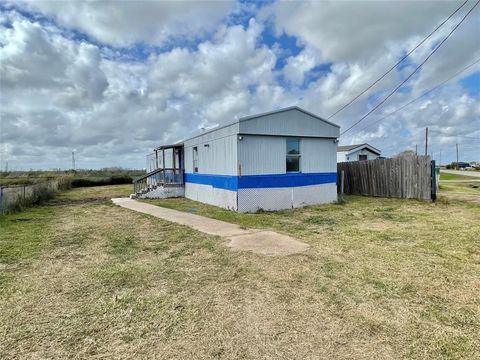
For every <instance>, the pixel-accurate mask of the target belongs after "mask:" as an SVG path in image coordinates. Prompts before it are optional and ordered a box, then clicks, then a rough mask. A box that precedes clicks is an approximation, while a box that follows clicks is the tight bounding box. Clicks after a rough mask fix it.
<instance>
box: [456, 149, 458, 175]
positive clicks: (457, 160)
mask: <svg viewBox="0 0 480 360" xmlns="http://www.w3.org/2000/svg"><path fill="white" fill-rule="evenodd" d="M456 145H457V166H456V168H457V170H458V143H457V144H456Z"/></svg>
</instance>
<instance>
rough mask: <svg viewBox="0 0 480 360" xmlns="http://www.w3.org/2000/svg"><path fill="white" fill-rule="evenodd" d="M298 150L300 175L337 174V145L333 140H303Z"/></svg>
mask: <svg viewBox="0 0 480 360" xmlns="http://www.w3.org/2000/svg"><path fill="white" fill-rule="evenodd" d="M300 149H301V151H300V152H301V158H300V161H301V162H300V171H301V172H302V173H320V172H337V161H336V153H337V144H336V143H335V142H334V141H333V139H318V138H317V139H312V138H303V139H301V141H300Z"/></svg>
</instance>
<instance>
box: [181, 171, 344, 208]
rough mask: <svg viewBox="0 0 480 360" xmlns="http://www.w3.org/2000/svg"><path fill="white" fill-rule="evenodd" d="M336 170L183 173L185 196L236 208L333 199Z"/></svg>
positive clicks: (281, 205)
mask: <svg viewBox="0 0 480 360" xmlns="http://www.w3.org/2000/svg"><path fill="white" fill-rule="evenodd" d="M336 178H337V173H334V172H328V173H307V174H305V173H289V174H273V175H247V176H227V175H211V174H198V173H194V174H191V173H187V174H185V197H186V198H188V199H192V200H196V201H200V202H204V203H207V204H211V205H215V206H219V207H222V208H225V209H230V210H235V211H239V212H256V211H259V210H267V211H272V210H282V209H290V208H294V207H302V206H306V205H313V204H326V203H332V202H335V201H337V184H336V181H337V179H336Z"/></svg>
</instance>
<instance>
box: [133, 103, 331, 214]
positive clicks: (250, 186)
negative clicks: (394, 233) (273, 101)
mask: <svg viewBox="0 0 480 360" xmlns="http://www.w3.org/2000/svg"><path fill="white" fill-rule="evenodd" d="M339 132H340V128H339V126H338V125H336V124H333V123H331V122H329V121H327V120H324V119H322V118H320V117H318V116H316V115H314V114H312V113H309V112H307V111H305V110H302V109H300V108H298V107H290V108H286V109H281V110H277V111H272V112H268V113H264V114H259V115H253V116H247V117H243V118H240V119H238V120H236V121H235V122H233V123H231V124H229V125H225V126H222V127H218V128H215V129H212V130H209V131H205V132H203V133H200V134H198V135H196V136H194V137H192V138H190V139H187V140H184V141H183V142H182V143H179V144H175V145H168V146H161V147H159V148H157V149H155V152H154V154H155V160H152V159H151V156H150V157H149V163H150V164H152V163H155V164H158V168H157V169H156V170H154V171H153V172H150V173H149V174H147V175H145V176H144V177H143V178H142V179H140V180H138V181H137V182H136V185H135V186H136V188H135V190H136V193H137V195H138V196H139V197H170V196H179V195H184V196H185V197H187V198H189V199H192V200H196V201H200V202H204V203H208V204H212V205H216V206H220V207H223V208H227V209H231V210H235V211H240V212H254V211H258V210H260V209H263V210H280V209H287V208H292V207H299V206H304V205H309V204H320V203H331V202H335V201H336V200H337V185H336V176H337V163H336V158H335V156H336V152H337V138H338V137H339ZM179 174H183V178H180V177H179ZM142 184H143V185H142ZM173 188H176V190H173Z"/></svg>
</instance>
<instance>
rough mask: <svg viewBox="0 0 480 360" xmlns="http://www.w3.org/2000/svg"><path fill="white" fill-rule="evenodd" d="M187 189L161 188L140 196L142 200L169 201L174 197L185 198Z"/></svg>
mask: <svg viewBox="0 0 480 360" xmlns="http://www.w3.org/2000/svg"><path fill="white" fill-rule="evenodd" d="M184 196H185V189H184V188H183V186H167V187H163V186H159V187H157V188H156V189H154V190H150V191H149V192H147V193H145V194H142V195H139V196H138V197H139V198H140V199H167V198H173V197H184Z"/></svg>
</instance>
